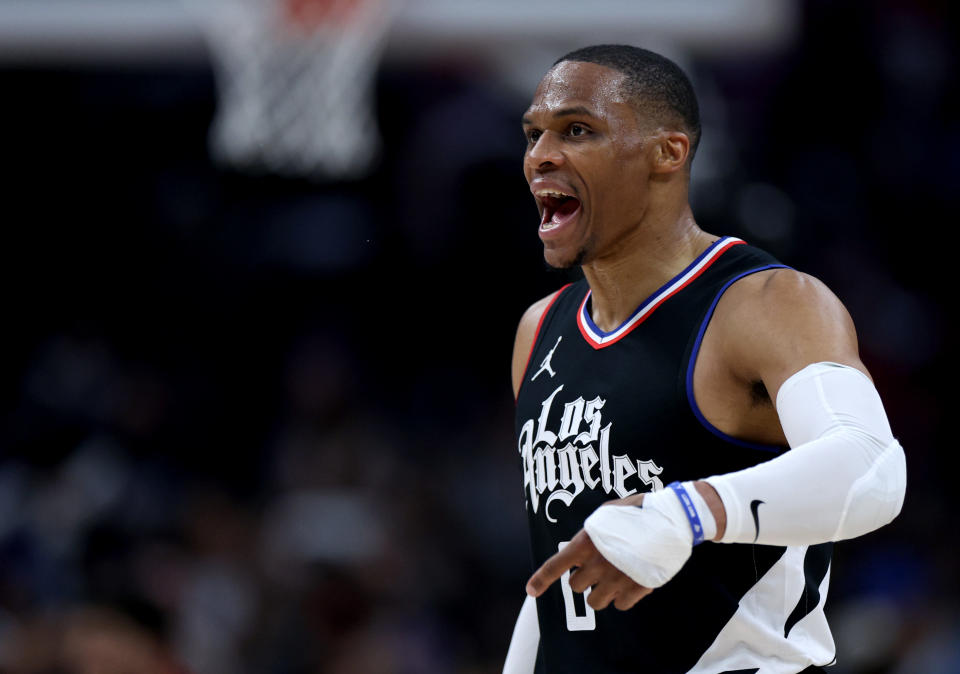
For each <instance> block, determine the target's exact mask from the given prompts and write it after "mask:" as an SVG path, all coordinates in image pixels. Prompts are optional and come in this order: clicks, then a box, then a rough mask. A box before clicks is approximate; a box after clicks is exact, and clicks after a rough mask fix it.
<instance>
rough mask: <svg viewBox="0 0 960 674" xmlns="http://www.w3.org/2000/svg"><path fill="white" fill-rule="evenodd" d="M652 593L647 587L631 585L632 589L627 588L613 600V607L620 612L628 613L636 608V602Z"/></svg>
mask: <svg viewBox="0 0 960 674" xmlns="http://www.w3.org/2000/svg"><path fill="white" fill-rule="evenodd" d="M651 592H653V590H651V589H650V588H649V587H644V586H643V585H637V584H636V583H634V584H633V586H632V587H629V588H627V589H625V590H623V591H621V592H620V593H619V594H617V598H616V599H614V600H613V605H614V606H616V607H617V609H618V610H620V611H628V610H630V609H632V608H633V607H634V606H636V604H637V602H638V601H640V600H641V599H643V598H644V597H646V596H647V595H648V594H650V593H651Z"/></svg>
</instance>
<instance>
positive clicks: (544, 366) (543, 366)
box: [530, 335, 563, 381]
mask: <svg viewBox="0 0 960 674" xmlns="http://www.w3.org/2000/svg"><path fill="white" fill-rule="evenodd" d="M561 339H563V335H560V336H559V337H557V343H556V344H554V345H553V348H552V349H550V353H548V354H547V357H546V358H544V359H543V363H541V364H540V369H539V370H537V373H536V374H535V375H533V376H532V377H530V381H533V380H534V379H536V378H537V377H539V376H540V373H541V372H543V371H544V370H546V371H547V372H548V373H549V374H550V378H551V379H553V376H554V375H555V374H557V373H556V372H554V371H553V368H552V367H550V359H551V358H553V352H554V351H556V350H557V347H558V346H560V340H561Z"/></svg>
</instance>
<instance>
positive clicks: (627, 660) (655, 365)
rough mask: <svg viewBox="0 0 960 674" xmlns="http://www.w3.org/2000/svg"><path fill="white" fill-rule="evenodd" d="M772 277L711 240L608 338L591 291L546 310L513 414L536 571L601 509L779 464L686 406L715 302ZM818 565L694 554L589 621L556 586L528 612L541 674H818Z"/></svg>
mask: <svg viewBox="0 0 960 674" xmlns="http://www.w3.org/2000/svg"><path fill="white" fill-rule="evenodd" d="M777 267H783V265H781V264H779V263H778V262H777V261H776V260H775V259H773V258H772V257H771V256H770V255H768V254H767V253H765V252H763V251H761V250H758V249H756V248H753V247H750V246H748V245H745V244H744V242H743V241H741V240H740V239H736V238H732V237H725V238H721V239H719V240H718V241H716V242H714V243H713V244H712V245H711V246H710V247H709V248H708V249H707V250H706V251H704V253H703V254H701V255H700V256H699V257H697V259H696V260H694V261H693V262H692V263H691V264H690V265H689V266H688V267H687V268H686V269H684V270H683V271H682V272H681V273H680V274H678V275H677V276H676V277H674V278H673V279H671V280H670V281H669V282H668V283H666V284H665V285H664V286H662V287H661V288H660V289H659V290H658V291H657V292H655V293H654V294H653V295H652V296H651V297H650V298H649V299H647V300H646V301H645V302H644V303H643V304H641V305H640V306H639V307H638V308H637V310H636V311H635V312H634V313H633V315H631V317H630V318H629V319H628V320H627V321H626V322H624V323H623V325H621V326H620V327H619V328H617V329H615V330H613V331H612V332H604V331H602V330H600V329H599V328H598V327H597V326H596V325H595V324H594V323H593V321H592V320H591V313H590V289H589V286H588V285H587V283H586V281H579V282H577V283H573V284H571V285H568V286H566V287H564V288H563V289H562V290H561V291H560V292H559V293H558V294H557V295H556V296H555V297H554V299H553V300H552V302H551V304H550V306H549V307H548V308H547V310H546V311H545V312H544V314H543V317H542V319H541V322H540V325H539V327H538V329H537V335H536V337H535V340H534V344H533V348H532V350H531V353H530V358H529V361H528V364H527V368H526V372H525V374H524V378H523V381H522V384H521V386H520V391H519V395H518V399H517V442H518V445H517V446H518V451H519V454H520V458H521V464H522V466H523V490H524V495H525V499H526V507H527V515H528V519H529V524H530V533H531V552H532V561H533V568H534V569H536V568H538V567H539V566H540V565H541V564H542V563H543V562H544V561H545V560H546V559H547V558H549V557H550V556H551V555H553V554H555V553H556V552H557V550H558V549H559V548H561V547H562V546H563V545H565V544H566V542H567V541H569V540H570V539H571V538H572V537H573V536H574V535H575V534H576V533H577V532H578V531H579V530H580V529H581V528H582V527H583V522H584V520H585V519H586V518H587V517H588V516H589V515H590V514H591V513H592V512H593V511H594V510H596V509H597V508H598V507H599V506H600V505H601V504H602V503H604V502H606V501H609V500H611V499H617V498H623V497H626V496H629V495H631V494H635V493H638V492H645V491H651V490H659V489H662V488H663V487H664V485H666V484H669V483H670V482H673V481H674V480H680V481H682V480H693V479H699V478H704V477H709V476H711V475H716V474H723V473H728V472H731V471H736V470H740V469H742V468H746V467H749V466H752V465H755V464H757V463H760V462H762V461H766V460H769V459H771V458H773V457H775V456H777V454H778V453H780V452H782V451H785V450H786V449H787V448H786V447H773V446H766V445H758V444H755V443H750V442H745V441H741V440H739V439H736V438H732V437H729V436H727V435H725V434H724V433H723V432H721V431H720V430H719V429H717V428H715V427H713V426H712V425H711V424H710V423H709V422H708V421H707V420H706V419H705V418H704V417H703V415H702V414H701V413H700V411H699V409H698V408H697V404H696V401H695V400H694V398H693V391H692V388H693V384H692V382H693V366H694V364H695V362H696V357H697V353H698V350H699V347H700V343H701V340H702V339H703V334H704V332H705V330H706V327H707V324H708V322H709V320H710V317H711V316H712V314H713V311H714V308H715V307H716V304H717V302H718V301H719V299H720V297H721V295H722V294H723V292H724V291H725V290H726V289H727V288H728V287H729V286H730V285H731V284H732V283H734V282H735V281H737V280H739V279H740V278H743V277H744V276H747V275H749V274H752V273H756V272H758V271H762V270H765V269H772V268H777ZM829 559H830V548H829V545H825V546H811V547H809V548H808V547H806V546H802V547H797V548H785V547H777V546H764V545H743V544H732V545H726V544H717V543H704V544H703V545H700V546H697V547H696V548H695V549H694V551H693V554H692V556H691V558H690V559H689V561H688V562H687V563H686V565H685V566H684V567H683V569H681V571H680V572H679V573H678V574H677V576H676V577H674V578H673V579H672V580H671V581H669V582H668V583H667V584H666V585H664V586H663V587H661V588H659V589H657V590H654V592H653V593H652V594H650V595H649V596H647V597H646V598H644V599H643V600H642V601H640V602H639V603H638V604H637V605H636V606H635V607H634V608H633V609H631V610H629V611H619V610H617V609H615V608H614V607H613V606H612V605H611V606H610V607H609V608H607V609H605V610H603V611H594V610H593V609H591V608H590V607H589V606H588V605H587V604H586V602H585V601H584V597H583V595H580V594H576V593H574V592H573V591H572V590H571V589H570V586H569V575H568V574H566V575H564V577H563V578H562V579H561V581H559V582H557V583H554V584H553V585H552V586H551V587H550V589H549V590H547V592H546V593H544V594H543V595H542V596H541V597H540V598H539V599H538V600H537V614H538V620H539V625H540V648H539V653H538V656H537V673H538V674H564V673H567V672H569V673H571V674H572V673H574V672H576V673H582V672H595V673H600V674H621V673H624V674H625V673H627V672H630V673H637V672H643V673H644V674H660V673H670V674H674V673H677V672H697V673H700V672H704V673H706V672H709V673H710V674H719V673H720V672H726V671H730V672H733V671H747V672H752V671H756V669H755V668H757V667H761V665H763V666H762V667H761V669H760V671H762V672H764V673H767V672H783V673H784V674H795V673H796V672H799V671H801V670H803V669H804V668H805V667H806V666H807V665H809V664H811V663H815V664H826V663H829V662H830V661H832V659H833V650H834V649H833V640H832V637H831V636H830V632H829V629H828V628H827V625H826V620H825V618H824V616H823V610H822V608H823V602H824V601H825V595H826V586H827V578H828V569H829ZM768 663H769V664H768Z"/></svg>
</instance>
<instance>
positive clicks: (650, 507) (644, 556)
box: [583, 489, 693, 588]
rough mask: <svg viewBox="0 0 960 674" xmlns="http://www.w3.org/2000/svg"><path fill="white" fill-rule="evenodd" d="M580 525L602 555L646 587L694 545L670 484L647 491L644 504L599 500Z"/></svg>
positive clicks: (666, 576) (675, 567) (670, 572)
mask: <svg viewBox="0 0 960 674" xmlns="http://www.w3.org/2000/svg"><path fill="white" fill-rule="evenodd" d="M583 528H584V529H585V530H586V532H587V535H588V536H590V540H591V541H593V544H594V545H595V546H596V548H597V551H598V552H599V553H600V554H601V555H603V557H604V559H606V560H607V561H608V562H610V563H611V564H613V565H614V566H615V567H617V568H618V569H620V571H622V572H623V573H625V574H626V575H627V576H629V577H630V578H631V579H632V580H633V581H634V582H635V583H638V584H640V585H643V586H644V587H650V588H654V587H660V586H661V585H663V584H664V583H666V582H667V581H668V580H670V579H671V578H673V577H674V576H675V575H676V574H677V572H678V571H679V570H680V568H681V567H682V566H683V565H684V564H685V563H686V561H687V559H688V558H689V557H690V552H691V551H692V550H693V532H692V530H691V529H690V523H689V521H688V520H687V515H686V513H685V512H684V509H683V506H682V505H681V504H680V501H679V499H678V498H677V496H676V494H674V492H673V490H672V489H661V490H660V491H657V492H651V493H649V494H646V495H645V496H644V497H643V506H642V507H639V506H633V505H609V506H600V507H599V508H597V509H596V510H595V511H594V512H593V514H592V515H590V517H588V518H587V521H586V522H584V523H583Z"/></svg>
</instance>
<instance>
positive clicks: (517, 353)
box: [512, 286, 568, 397]
mask: <svg viewBox="0 0 960 674" xmlns="http://www.w3.org/2000/svg"><path fill="white" fill-rule="evenodd" d="M567 287H568V286H564V287H563V288H560V289H559V290H556V291H554V292H552V293H550V294H549V295H547V296H546V297H543V298H541V299H539V300H537V301H536V302H534V303H533V304H531V305H530V306H529V307H528V308H527V310H526V311H524V312H523V316H521V317H520V325H519V326H517V336H516V338H515V339H514V342H513V364H512V374H513V395H514V397H516V396H517V394H518V393H519V391H520V382H521V381H523V374H524V372H526V369H527V362H528V361H529V360H530V355H531V351H532V349H533V343H534V340H536V338H537V331H538V329H539V327H540V323H541V321H542V320H543V317H544V315H545V314H546V313H547V309H549V308H550V305H551V304H553V301H554V300H555V299H557V297H558V296H559V295H560V293H562V292H563V291H564V290H566V289H567Z"/></svg>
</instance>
